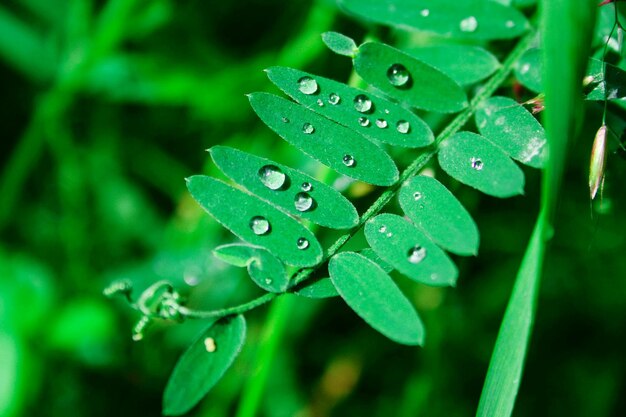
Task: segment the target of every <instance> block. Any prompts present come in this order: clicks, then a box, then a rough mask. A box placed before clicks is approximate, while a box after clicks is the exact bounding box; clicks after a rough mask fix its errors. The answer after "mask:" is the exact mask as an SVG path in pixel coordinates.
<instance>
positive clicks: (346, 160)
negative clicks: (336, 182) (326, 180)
mask: <svg viewBox="0 0 626 417" xmlns="http://www.w3.org/2000/svg"><path fill="white" fill-rule="evenodd" d="M343 164H344V165H345V166H347V167H353V166H355V165H356V160H355V159H354V158H353V157H352V155H344V156H343Z"/></svg>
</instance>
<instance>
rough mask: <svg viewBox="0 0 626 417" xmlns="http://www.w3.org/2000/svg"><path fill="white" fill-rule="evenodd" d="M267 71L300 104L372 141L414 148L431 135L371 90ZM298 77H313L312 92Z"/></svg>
mask: <svg viewBox="0 0 626 417" xmlns="http://www.w3.org/2000/svg"><path fill="white" fill-rule="evenodd" d="M267 74H268V76H269V79H270V80H271V81H272V82H273V83H274V84H276V85H277V86H278V87H279V88H280V89H281V90H283V91H284V92H285V93H287V94H288V95H289V96H290V97H292V98H293V99H294V100H296V101H297V102H299V103H300V104H302V105H303V106H305V107H307V108H309V109H311V110H313V111H314V112H316V113H319V114H322V115H324V116H326V117H328V118H329V119H331V120H333V121H335V122H337V123H339V124H341V125H343V126H346V127H349V128H351V129H352V130H356V131H357V132H359V133H360V134H362V135H363V136H365V137H366V138H368V139H370V140H372V141H380V142H384V143H389V144H391V145H395V146H403V147H407V148H418V147H422V146H427V145H430V144H431V143H433V141H434V139H435V138H434V135H433V132H432V131H431V130H430V128H429V127H428V125H427V124H426V123H425V122H424V121H423V120H422V119H420V118H419V117H417V115H415V114H414V113H413V112H411V111H409V110H407V109H405V108H404V107H402V106H400V105H398V104H395V103H393V102H391V101H389V100H387V99H384V98H381V97H379V96H376V95H374V94H372V93H369V92H366V91H363V90H359V89H358V88H354V87H350V86H347V85H346V84H343V83H340V82H337V81H333V80H330V79H328V78H323V77H319V76H317V75H312V74H308V73H306V72H303V71H299V70H295V69H291V68H285V67H273V68H270V69H268V70H267ZM302 80H307V81H308V80H314V82H315V85H316V87H317V88H316V90H315V92H314V93H309V94H307V93H305V92H303V91H302V90H301V89H300V88H301V85H300V82H299V81H302ZM305 91H306V92H308V91H309V90H305ZM320 103H321V104H322V105H321V106H320Z"/></svg>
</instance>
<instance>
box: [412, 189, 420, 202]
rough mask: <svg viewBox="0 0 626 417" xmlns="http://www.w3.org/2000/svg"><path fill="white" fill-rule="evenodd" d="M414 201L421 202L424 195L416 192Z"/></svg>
mask: <svg viewBox="0 0 626 417" xmlns="http://www.w3.org/2000/svg"><path fill="white" fill-rule="evenodd" d="M413 199H414V200H415V201H418V200H421V199H422V193H420V192H419V191H416V192H414V193H413Z"/></svg>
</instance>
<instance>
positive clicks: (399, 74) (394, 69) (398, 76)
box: [387, 64, 411, 88]
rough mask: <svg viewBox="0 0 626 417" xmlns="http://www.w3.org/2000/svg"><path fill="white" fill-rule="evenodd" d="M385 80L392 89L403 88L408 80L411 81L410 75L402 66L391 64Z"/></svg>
mask: <svg viewBox="0 0 626 417" xmlns="http://www.w3.org/2000/svg"><path fill="white" fill-rule="evenodd" d="M387 79H388V80H389V82H390V83H391V85H393V86H394V87H399V88H400V87H405V86H407V84H408V82H409V80H410V79H411V75H410V74H409V71H407V69H406V68H405V67H404V65H402V64H393V65H392V66H390V67H389V69H388V70H387Z"/></svg>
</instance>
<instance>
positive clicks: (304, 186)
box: [300, 182, 313, 191]
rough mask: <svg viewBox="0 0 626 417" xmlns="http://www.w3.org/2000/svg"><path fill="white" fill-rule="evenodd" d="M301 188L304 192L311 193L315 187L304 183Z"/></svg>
mask: <svg viewBox="0 0 626 417" xmlns="http://www.w3.org/2000/svg"><path fill="white" fill-rule="evenodd" d="M300 188H302V191H311V190H312V189H313V186H312V185H311V183H310V182H303V183H302V186H301V187H300Z"/></svg>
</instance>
